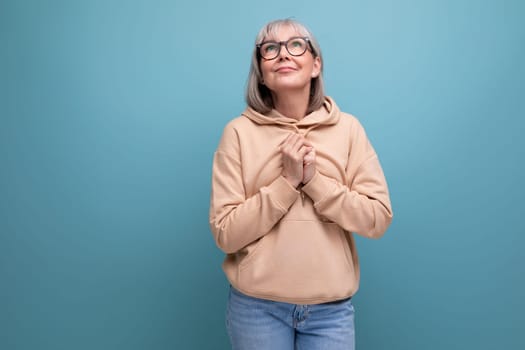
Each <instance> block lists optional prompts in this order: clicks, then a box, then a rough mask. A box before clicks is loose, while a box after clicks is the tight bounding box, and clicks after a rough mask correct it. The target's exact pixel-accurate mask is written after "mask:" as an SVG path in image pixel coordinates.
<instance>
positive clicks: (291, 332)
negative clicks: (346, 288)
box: [226, 287, 355, 350]
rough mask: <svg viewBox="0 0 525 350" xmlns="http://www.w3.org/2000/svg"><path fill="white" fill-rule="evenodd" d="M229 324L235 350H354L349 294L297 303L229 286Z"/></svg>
mask: <svg viewBox="0 0 525 350" xmlns="http://www.w3.org/2000/svg"><path fill="white" fill-rule="evenodd" d="M226 327H227V329H228V335H229V336H230V341H231V344H232V349H233V350H322V349H327V350H343V349H344V350H354V349H355V340H354V306H353V305H352V301H351V299H350V298H348V299H344V300H340V301H336V302H331V303H324V304H314V305H296V304H288V303H282V302H276V301H271V300H265V299H259V298H254V297H250V296H247V295H245V294H243V293H241V292H240V291H238V290H236V289H235V288H233V287H231V288H230V295H229V299H228V307H227V312H226Z"/></svg>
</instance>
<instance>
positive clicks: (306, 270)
mask: <svg viewBox="0 0 525 350" xmlns="http://www.w3.org/2000/svg"><path fill="white" fill-rule="evenodd" d="M290 132H297V133H301V134H303V135H304V136H305V137H306V139H307V140H309V141H310V142H311V143H312V144H313V145H314V148H315V150H316V163H317V172H316V174H315V175H314V177H313V178H312V179H311V180H310V182H309V183H307V184H306V185H304V186H302V187H300V188H298V189H296V188H294V187H293V186H291V185H290V184H289V183H288V182H287V181H286V179H284V177H283V176H282V175H281V170H282V163H281V154H280V151H279V144H280V143H281V142H282V141H283V140H284V139H285V138H286V137H287V135H288V134H289V133H290ZM391 220H392V209H391V206H390V199H389V195H388V188H387V184H386V181H385V177H384V175H383V171H382V169H381V166H380V164H379V160H378V158H377V155H376V153H375V151H374V149H373V148H372V145H371V144H370V142H369V141H368V139H367V137H366V134H365V131H364V129H363V127H362V126H361V124H360V123H359V121H358V120H357V119H356V118H355V117H353V116H351V115H349V114H345V113H342V112H340V111H339V108H338V107H337V106H336V104H335V103H334V101H333V100H332V99H330V98H328V97H327V98H326V101H325V103H324V106H323V107H322V108H321V109H319V110H317V111H315V112H313V113H311V114H309V115H307V116H306V117H305V118H303V119H302V120H300V121H297V120H295V119H291V118H287V117H285V116H283V115H281V114H279V113H278V112H277V111H275V110H274V111H272V112H270V113H269V115H262V114H260V113H257V112H256V111H254V110H253V109H251V108H248V109H247V110H246V111H244V113H243V114H242V115H241V116H240V117H238V118H236V119H234V120H232V121H231V122H229V123H228V125H226V127H225V129H224V133H223V135H222V138H221V141H220V143H219V146H218V148H217V151H216V152H215V156H214V163H213V177H212V191H211V206H210V227H211V230H212V232H213V235H214V237H215V240H216V243H217V245H218V246H219V248H221V249H222V250H223V251H224V252H225V253H226V254H227V256H226V259H225V261H224V264H223V268H224V271H225V273H226V276H227V278H228V280H229V281H230V283H231V284H232V285H233V286H234V287H235V288H237V289H238V290H240V291H241V292H243V293H245V294H247V295H251V296H254V297H258V298H263V299H270V300H276V301H284V302H288V303H294V304H316V303H323V302H329V301H334V300H338V299H343V298H346V297H349V296H352V295H353V294H354V293H355V292H356V291H357V289H358V287H359V263H358V259H357V252H356V246H355V243H354V238H353V236H352V232H354V233H357V234H360V235H363V236H366V237H370V238H379V237H381V236H382V235H383V233H384V232H385V231H386V229H387V227H388V225H389V224H390V222H391Z"/></svg>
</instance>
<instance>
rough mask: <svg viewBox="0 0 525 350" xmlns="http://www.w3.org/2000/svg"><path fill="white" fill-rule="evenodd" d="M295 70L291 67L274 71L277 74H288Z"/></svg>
mask: <svg viewBox="0 0 525 350" xmlns="http://www.w3.org/2000/svg"><path fill="white" fill-rule="evenodd" d="M295 70H296V69H295V68H293V67H288V66H284V67H279V68H277V69H276V70H275V71H276V72H278V73H288V72H293V71H295Z"/></svg>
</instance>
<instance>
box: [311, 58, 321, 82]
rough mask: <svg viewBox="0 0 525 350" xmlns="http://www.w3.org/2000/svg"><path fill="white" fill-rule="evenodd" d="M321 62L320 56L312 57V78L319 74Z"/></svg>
mask: <svg viewBox="0 0 525 350" xmlns="http://www.w3.org/2000/svg"><path fill="white" fill-rule="evenodd" d="M322 65H323V63H322V62H321V58H320V57H316V58H314V66H313V69H312V79H313V78H317V77H318V76H319V74H321V67H322Z"/></svg>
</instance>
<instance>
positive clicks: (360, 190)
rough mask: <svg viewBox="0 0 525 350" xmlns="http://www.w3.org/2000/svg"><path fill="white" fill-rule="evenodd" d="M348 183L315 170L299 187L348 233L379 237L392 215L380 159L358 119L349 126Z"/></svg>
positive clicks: (325, 215)
mask: <svg viewBox="0 0 525 350" xmlns="http://www.w3.org/2000/svg"><path fill="white" fill-rule="evenodd" d="M351 135H352V142H351V151H350V152H349V153H350V154H349V160H348V166H347V167H348V169H347V182H348V184H349V185H348V186H346V185H344V184H341V183H340V182H339V181H337V180H335V179H333V178H331V177H328V176H326V175H324V174H322V173H321V172H319V171H317V172H316V174H315V175H314V177H313V178H312V179H311V180H310V182H308V183H307V184H306V185H304V186H303V188H302V190H303V191H304V192H305V193H306V194H307V195H308V196H309V197H310V198H311V199H312V200H313V201H314V207H315V209H316V210H317V212H318V213H319V214H320V215H321V216H323V217H325V218H327V219H329V220H331V221H333V222H335V223H337V224H338V225H339V226H341V227H342V228H343V229H345V230H346V231H349V232H355V233H357V234H360V235H362V236H365V237H369V238H380V237H381V236H382V235H383V234H384V233H385V231H386V229H387V228H388V226H389V225H390V223H391V221H392V217H393V213H392V208H391V204H390V197H389V194H388V186H387V183H386V180H385V176H384V174H383V170H382V168H381V165H380V163H379V159H378V158H377V155H376V153H375V151H374V149H373V147H372V145H371V144H370V142H369V140H368V138H367V137H366V134H365V131H364V129H363V127H362V126H361V124H359V122H357V120H356V122H355V124H354V128H352V132H351Z"/></svg>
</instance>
